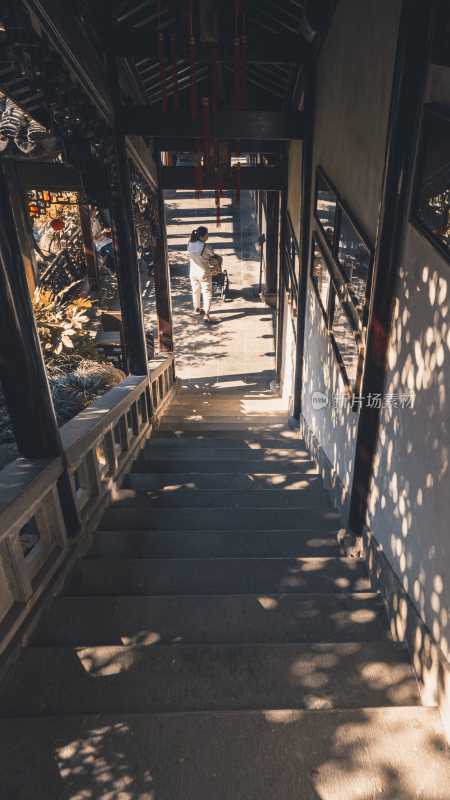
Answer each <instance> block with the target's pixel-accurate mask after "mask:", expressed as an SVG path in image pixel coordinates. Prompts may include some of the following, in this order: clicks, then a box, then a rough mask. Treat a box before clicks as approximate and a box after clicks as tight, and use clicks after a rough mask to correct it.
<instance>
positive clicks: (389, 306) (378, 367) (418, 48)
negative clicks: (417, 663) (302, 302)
mask: <svg viewBox="0 0 450 800" xmlns="http://www.w3.org/2000/svg"><path fill="white" fill-rule="evenodd" d="M435 13H436V2H435V1H434V0H430V2H424V1H423V0H403V2H402V11H401V16H400V23H399V33H398V41H397V54H396V59H395V66H394V77H393V83H392V93H391V106H390V111H389V122H388V133H387V144H386V158H385V167H384V175H383V183H382V188H381V202H380V214H379V219H378V229H377V239H376V243H375V257H374V272H373V288H372V302H371V309H370V318H369V327H368V333H367V344H366V359H365V364H364V374H363V383H362V389H361V395H362V396H363V397H367V396H368V395H369V393H372V394H376V393H379V394H381V395H383V392H384V385H385V380H386V360H387V352H388V348H389V338H390V332H391V325H392V314H393V308H394V299H395V291H396V283H397V276H398V267H399V264H400V259H401V254H402V249H403V244H404V237H405V230H406V226H407V220H408V207H409V203H408V199H409V196H410V191H411V183H412V177H413V165H414V155H415V147H416V142H417V137H418V131H419V122H420V115H421V111H422V105H423V97H424V87H425V80H426V76H427V67H428V64H429V60H430V51H431V41H432V32H433V28H434V18H435ZM381 413H382V410H381V409H378V408H369V407H368V406H367V405H366V404H364V403H363V406H362V408H361V411H360V412H359V422H358V433H357V439H356V452H355V465H354V470H353V475H354V477H353V486H352V493H351V498H350V516H349V524H350V527H351V529H352V531H353V532H354V533H355V534H356V535H361V534H362V532H363V528H364V524H365V519H366V513H367V503H368V497H369V492H370V483H371V478H372V472H373V461H374V457H375V452H376V447H377V441H378V431H379V425H380V418H381Z"/></svg>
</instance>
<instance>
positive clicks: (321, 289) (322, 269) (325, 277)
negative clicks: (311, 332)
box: [311, 237, 331, 319]
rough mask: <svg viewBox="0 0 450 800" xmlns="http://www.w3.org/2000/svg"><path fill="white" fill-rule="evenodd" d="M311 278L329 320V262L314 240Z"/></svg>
mask: <svg viewBox="0 0 450 800" xmlns="http://www.w3.org/2000/svg"><path fill="white" fill-rule="evenodd" d="M311 278H312V282H313V284H314V286H315V289H316V292H317V296H318V298H319V302H320V305H321V307H322V311H323V313H324V315H325V318H326V319H327V318H328V303H329V298H330V289H331V275H330V272H329V270H328V266H327V262H326V260H325V257H324V255H323V253H322V250H321V249H320V246H319V243H318V242H317V239H316V238H315V237H314V238H313V251H312V265H311Z"/></svg>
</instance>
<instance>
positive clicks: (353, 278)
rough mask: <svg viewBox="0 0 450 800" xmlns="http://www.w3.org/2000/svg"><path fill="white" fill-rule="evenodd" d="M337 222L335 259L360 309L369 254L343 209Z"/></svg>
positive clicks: (363, 297) (365, 283)
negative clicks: (337, 238)
mask: <svg viewBox="0 0 450 800" xmlns="http://www.w3.org/2000/svg"><path fill="white" fill-rule="evenodd" d="M339 222H340V224H339V240H338V247H337V259H338V262H339V264H340V266H341V268H342V271H343V273H344V278H345V280H346V281H347V283H348V285H349V288H350V291H351V293H352V295H353V297H352V299H353V300H354V302H355V305H356V306H359V307H360V308H362V307H363V306H364V300H365V296H366V287H367V281H368V278H369V271H370V258H371V253H370V250H369V248H368V246H367V245H366V244H365V243H364V241H363V239H362V237H361V236H360V234H359V233H358V231H357V230H356V228H355V226H354V225H353V223H352V222H351V220H350V217H349V216H348V215H347V214H346V212H345V211H344V210H343V209H341V212H340V221H339Z"/></svg>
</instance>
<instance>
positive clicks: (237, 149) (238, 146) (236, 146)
mask: <svg viewBox="0 0 450 800" xmlns="http://www.w3.org/2000/svg"><path fill="white" fill-rule="evenodd" d="M234 149H235V153H236V156H237V158H239V157H240V155H241V152H242V143H241V140H240V139H236V141H235V143H234Z"/></svg>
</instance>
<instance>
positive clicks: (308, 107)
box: [293, 61, 316, 420]
mask: <svg viewBox="0 0 450 800" xmlns="http://www.w3.org/2000/svg"><path fill="white" fill-rule="evenodd" d="M315 91H316V64H315V62H314V61H310V62H308V64H306V65H305V88H304V92H305V99H304V107H305V138H304V140H303V147H302V176H301V218H300V275H299V281H298V298H297V309H298V314H297V342H296V358H295V378H294V408H293V416H294V417H295V419H297V420H299V419H300V414H301V411H302V393H303V366H304V347H305V317H306V294H307V291H308V266H309V252H310V238H311V196H312V189H313V187H312V183H313V145H314V108H315Z"/></svg>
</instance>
